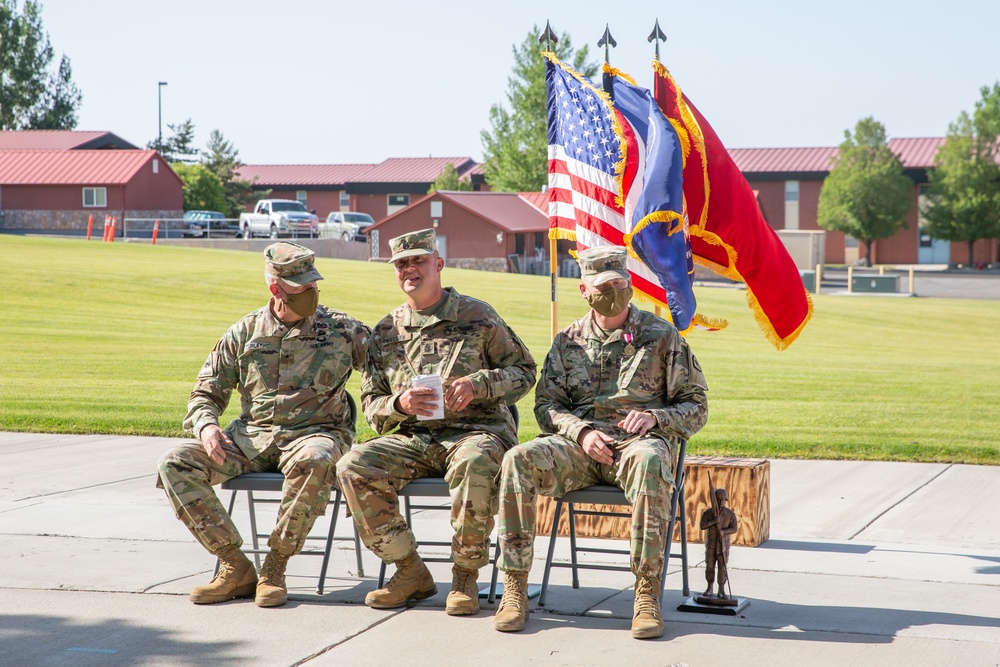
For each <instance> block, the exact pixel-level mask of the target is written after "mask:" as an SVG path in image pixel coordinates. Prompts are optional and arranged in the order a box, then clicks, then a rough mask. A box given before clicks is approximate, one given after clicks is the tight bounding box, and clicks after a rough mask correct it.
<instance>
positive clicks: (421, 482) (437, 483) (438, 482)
mask: <svg viewBox="0 0 1000 667" xmlns="http://www.w3.org/2000/svg"><path fill="white" fill-rule="evenodd" d="M508 407H510V411H511V414H512V415H513V416H514V431H515V432H517V428H518V425H519V423H520V415H519V413H518V411H517V406H516V405H511V406H508ZM397 495H398V496H399V504H400V506H401V509H402V510H403V516H404V517H406V525H407V526H409V527H410V529H411V530H412V528H413V520H412V511H413V510H445V511H450V510H451V506H450V505H426V504H416V503H413V502H411V500H410V498H451V490H450V489H449V488H448V482H446V481H445V480H444V478H443V477H421V478H420V479H414V480H410V481H409V482H408V483H407V484H406V486H404V487H403V488H401V489H400V490H399V491H397ZM420 547H448V548H449V549H450V548H451V541H448V542H442V541H439V540H438V541H435V540H417V549H418V550H419V549H420ZM499 557H500V540H497V541H496V547H495V548H494V550H493V558H492V560H491V563H492V565H493V573H492V574H491V576H490V592H489V595H488V596H487V598H486V600H487V601H488V602H489V603H490V604H493V601H494V600H496V593H497V575H498V573H497V559H498V558H499ZM421 559H422V560H424V561H425V562H427V563H450V562H451V556H447V557H444V556H421ZM385 569H386V568H385V563H384V562H383V563H382V566H381V567H380V568H379V572H378V586H377V587H378V588H382V585H383V584H384V582H385ZM480 595H481V594H480Z"/></svg>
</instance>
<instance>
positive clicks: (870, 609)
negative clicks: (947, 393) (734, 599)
mask: <svg viewBox="0 0 1000 667" xmlns="http://www.w3.org/2000/svg"><path fill="white" fill-rule="evenodd" d="M176 442H179V440H175V439H167V438H143V437H121V436H118V437H116V436H68V435H45V434H22V433H0V471H2V472H0V535H2V538H3V539H2V540H0V563H3V567H0V601H2V602H3V604H2V605H0V664H3V665H7V664H10V665H297V664H306V665H310V667H313V666H321V665H339V664H345V663H349V664H353V665H368V664H371V665H375V664H378V665H384V664H387V663H396V664H407V665H410V664H413V665H424V664H427V665H430V664H435V665H450V664H462V665H467V664H485V665H492V664H526V663H544V664H556V665H560V664H564V665H590V664H593V665H598V664H607V663H609V662H612V661H615V662H619V663H621V664H627V663H631V664H636V665H682V664H683V665H723V664H724V665H745V664H766V665H801V664H817V665H845V664H846V665H851V664H865V665H867V664H873V663H876V664H893V665H895V664H963V665H968V666H978V665H986V666H991V667H996V666H997V665H1000V516H998V513H997V512H996V511H995V508H996V507H997V506H998V504H1000V467H987V466H967V465H948V464H914V463H859V462H850V461H783V460H774V461H772V462H771V466H772V468H771V470H772V472H771V539H770V540H769V541H768V542H766V543H764V544H763V545H761V546H760V547H757V548H739V547H734V548H733V553H732V573H731V580H732V587H733V591H734V593H736V594H737V595H739V596H740V597H746V598H749V599H750V600H751V604H750V606H749V607H747V608H746V609H745V610H744V611H743V612H742V613H741V615H740V616H737V617H726V616H702V615H697V614H688V613H682V612H678V611H676V607H677V605H678V604H680V602H682V600H683V597H682V595H681V592H680V588H681V575H680V571H679V561H675V564H674V566H673V567H672V568H671V570H670V574H669V576H668V579H667V584H666V587H667V591H666V594H665V596H664V613H665V618H666V622H667V632H666V636H665V637H664V638H663V639H662V640H657V641H646V642H640V641H636V640H633V639H632V638H631V637H630V635H629V632H628V627H629V621H630V619H631V613H632V591H631V586H632V584H633V583H634V582H633V579H632V577H631V575H629V574H628V573H624V572H602V571H588V570H584V571H582V572H581V588H580V589H579V590H574V589H572V588H571V587H570V585H569V572H567V571H565V570H555V571H554V573H553V575H552V582H551V584H550V590H549V596H548V599H547V600H546V605H545V609H541V610H540V609H537V604H536V603H533V605H534V606H535V607H536V608H535V610H534V612H533V614H532V617H531V620H530V621H529V624H528V627H527V629H526V630H525V631H524V632H523V633H518V634H513V635H506V634H501V633H498V632H495V631H494V630H493V626H492V613H493V609H494V607H491V606H489V605H485V604H484V607H485V609H484V611H483V612H481V613H480V614H479V615H478V616H475V617H467V618H452V617H448V616H446V615H445V614H444V612H443V607H444V597H445V595H446V594H447V590H448V584H449V582H450V573H449V567H448V565H447V564H431V569H432V571H433V572H434V574H435V579H436V580H437V581H438V588H439V593H438V595H436V596H435V597H433V598H431V599H429V600H426V601H423V602H421V603H419V604H417V605H415V606H414V607H412V608H410V609H405V610H401V611H400V610H397V611H378V610H372V609H368V608H367V607H365V606H364V604H363V599H364V596H365V594H366V593H367V592H368V591H370V590H372V589H373V588H374V587H375V580H374V577H375V576H377V574H378V563H377V561H376V559H375V558H374V557H373V556H372V555H371V554H370V553H368V552H365V554H364V566H365V574H366V576H365V577H363V578H360V577H358V576H357V572H356V571H355V570H356V564H355V558H354V551H353V542H352V541H351V540H350V539H345V540H343V541H338V542H337V549H336V552H335V555H334V557H333V559H332V561H331V566H330V578H329V579H328V581H327V590H326V594H325V595H323V596H318V595H316V592H315V583H316V573H317V572H318V570H319V559H318V558H315V557H305V556H300V557H298V558H295V559H292V561H291V564H290V567H289V575H290V576H289V584H290V590H291V593H292V596H291V598H292V599H291V601H290V603H289V604H288V605H287V606H286V607H282V608H278V609H258V608H257V607H255V606H254V605H253V603H252V601H234V602H229V603H225V604H222V605H212V606H195V605H192V604H190V603H189V602H188V601H187V598H186V594H187V592H188V590H189V589H190V588H191V586H193V585H194V584H196V583H202V582H204V581H207V580H208V579H209V578H210V576H211V575H210V573H211V569H212V566H213V562H212V559H211V558H210V557H209V556H208V555H207V554H206V553H205V552H204V551H202V550H201V548H200V547H199V546H198V545H197V544H196V543H195V542H194V541H193V539H192V538H191V537H190V536H189V535H188V533H187V531H186V530H185V529H184V527H183V526H182V525H181V524H180V522H178V521H177V520H176V519H174V517H173V514H172V512H171V510H170V508H169V506H168V505H167V502H166V499H165V498H164V496H163V494H162V492H161V491H159V490H157V489H155V488H154V486H153V483H154V476H153V475H154V473H153V470H154V462H155V461H156V459H157V458H158V457H159V455H160V454H161V453H162V452H163V451H165V450H166V449H167V448H168V447H169V446H171V445H172V444H173V443H176ZM223 493H226V492H223ZM227 495H228V494H227ZM236 516H237V520H238V523H239V524H240V525H241V530H244V535H247V534H248V532H249V531H248V528H247V527H246V523H247V522H246V508H245V506H243V504H242V500H241V501H240V502H238V503H237V509H236ZM259 516H260V518H261V523H262V524H263V525H271V524H273V515H268V514H267V513H261V514H259ZM414 524H415V529H416V531H417V532H418V534H419V535H420V536H422V537H424V538H427V539H433V538H436V539H446V538H447V536H448V535H449V532H450V529H449V526H448V522H447V518H446V514H444V513H442V512H434V511H423V512H417V513H416V514H415V517H414ZM340 525H342V526H343V529H342V530H341V529H340V528H339V527H338V534H339V535H342V536H343V537H345V538H349V537H350V535H351V533H350V528H349V526H350V524H349V523H348V522H346V521H345V522H342V523H341V524H340ZM325 530H326V526H325V519H323V520H321V521H320V522H319V523H318V524H317V528H316V529H315V531H314V534H316V535H319V534H322V533H325ZM565 542H566V540H561V541H560V543H559V545H558V546H557V552H556V554H557V558H561V559H563V560H566V559H568V552H567V551H566V550H565V546H566V544H565ZM546 544H547V539H546V538H542V537H540V538H538V540H537V542H536V556H537V557H539V558H541V557H544V554H545V549H546ZM439 553H442V554H443V551H442V552H439ZM690 555H691V559H690V560H691V562H690V563H689V566H690V570H689V573H690V578H691V584H692V588H693V589H694V590H696V591H697V590H700V588H701V587H702V586H703V585H704V577H703V568H702V548H701V546H700V545H691V549H690ZM603 558H604V559H606V560H607V562H609V563H611V562H616V560H615V559H616V557H614V556H604V557H603ZM541 575H542V562H541V561H540V560H539V561H536V567H535V568H534V570H533V571H532V573H531V578H530V579H531V581H532V582H540V581H541ZM488 576H489V570H488V569H487V570H484V571H483V573H482V575H481V576H480V581H481V582H484V581H486V580H487V578H488Z"/></svg>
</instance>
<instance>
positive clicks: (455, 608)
mask: <svg viewBox="0 0 1000 667" xmlns="http://www.w3.org/2000/svg"><path fill="white" fill-rule="evenodd" d="M478 576H479V570H478V569H476V570H469V569H466V568H464V567H461V566H459V565H452V566H451V592H450V593H448V600H447V601H446V602H445V605H444V611H445V613H446V614H448V615H449V616H468V615H469V614H478V613H479V585H478V584H477V583H476V577H478Z"/></svg>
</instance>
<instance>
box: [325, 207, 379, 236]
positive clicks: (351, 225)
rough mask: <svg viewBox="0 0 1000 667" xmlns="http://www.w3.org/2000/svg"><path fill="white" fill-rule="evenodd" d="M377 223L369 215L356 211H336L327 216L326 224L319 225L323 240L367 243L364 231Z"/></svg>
mask: <svg viewBox="0 0 1000 667" xmlns="http://www.w3.org/2000/svg"><path fill="white" fill-rule="evenodd" d="M374 224H375V221H374V220H373V219H372V217H371V216H370V215H368V214H367V213H356V212H354V211H334V212H333V213H331V214H330V215H328V216H326V222H321V223H319V237H320V238H321V239H341V240H343V241H367V240H368V237H367V236H365V234H364V230H365V229H366V228H367V227H370V226H371V225H374Z"/></svg>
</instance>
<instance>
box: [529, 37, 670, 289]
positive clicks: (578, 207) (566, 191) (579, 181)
mask: <svg viewBox="0 0 1000 667" xmlns="http://www.w3.org/2000/svg"><path fill="white" fill-rule="evenodd" d="M546 57H547V58H548V60H547V61H546V73H545V81H546V91H547V94H548V121H549V134H548V141H549V236H550V237H554V238H560V239H569V240H571V241H576V244H577V250H584V249H586V248H591V247H594V246H599V245H619V246H624V245H627V244H626V242H625V234H627V233H629V231H631V230H630V227H629V225H628V224H627V223H626V218H625V207H624V203H625V201H626V200H627V199H628V193H622V194H624V196H619V189H620V182H621V179H620V177H618V178H616V173H619V172H620V173H633V174H634V173H635V172H636V171H637V169H638V168H639V163H638V161H637V160H638V154H637V151H634V150H632V151H625V150H623V147H622V145H621V143H620V142H621V140H620V138H619V137H622V136H624V137H625V139H626V141H627V140H628V138H629V132H630V131H631V128H630V127H629V126H628V124H627V123H622V122H620V120H619V116H618V115H617V113H616V112H615V110H614V108H613V106H612V103H611V100H610V98H609V97H608V95H607V94H606V93H604V92H603V91H601V90H598V89H597V88H595V87H594V85H593V84H592V83H591V82H590V81H589V80H588V79H587V78H586V77H584V76H583V75H581V74H579V73H578V72H575V71H574V70H572V69H571V68H569V67H568V66H566V65H565V64H563V63H561V62H560V61H559V60H557V59H556V58H555V56H553V55H551V54H546ZM616 170H618V171H616ZM634 182H638V183H640V184H641V179H638V181H634ZM627 267H628V270H629V273H631V274H632V287H633V289H634V290H635V292H636V294H637V296H639V297H640V298H644V299H645V300H647V301H651V302H652V303H654V304H656V305H660V306H664V307H666V306H667V303H666V300H667V296H666V292H665V290H664V289H663V287H662V286H661V285H660V284H659V282H658V281H657V277H656V275H655V274H654V273H653V272H652V271H651V270H650V269H649V268H648V267H647V266H646V265H644V264H643V263H642V262H640V261H639V260H637V259H635V258H634V257H632V256H631V255H630V256H629V260H628V265H627Z"/></svg>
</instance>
